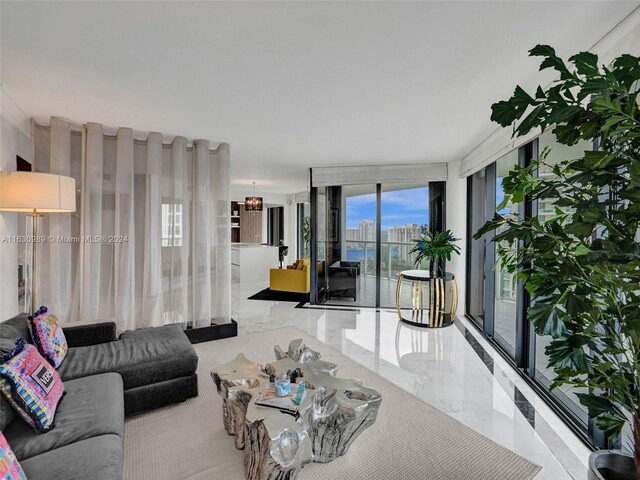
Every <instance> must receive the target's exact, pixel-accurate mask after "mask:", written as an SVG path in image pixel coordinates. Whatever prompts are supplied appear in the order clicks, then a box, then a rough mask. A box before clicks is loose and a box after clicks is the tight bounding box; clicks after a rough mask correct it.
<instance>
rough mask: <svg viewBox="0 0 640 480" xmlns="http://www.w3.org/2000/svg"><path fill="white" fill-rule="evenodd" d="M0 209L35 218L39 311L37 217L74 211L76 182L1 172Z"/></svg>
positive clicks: (33, 301)
mask: <svg viewBox="0 0 640 480" xmlns="http://www.w3.org/2000/svg"><path fill="white" fill-rule="evenodd" d="M0 210H4V211H9V212H29V213H31V216H32V217H33V218H32V241H31V258H32V272H31V312H30V313H33V312H35V310H36V288H35V277H36V241H35V239H36V238H37V237H38V231H37V225H38V221H37V220H38V217H41V216H42V214H43V213H64V212H75V210H76V181H75V179H74V178H71V177H65V176H62V175H52V174H48V173H34V172H0Z"/></svg>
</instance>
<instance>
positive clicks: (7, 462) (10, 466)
mask: <svg viewBox="0 0 640 480" xmlns="http://www.w3.org/2000/svg"><path fill="white" fill-rule="evenodd" d="M0 474H1V475H2V478H3V480H27V477H25V475H24V472H23V471H22V467H21V466H20V462H18V459H17V458H16V455H15V454H14V453H13V450H12V449H11V447H10V446H9V444H8V443H7V439H6V438H4V435H3V434H2V432H0Z"/></svg>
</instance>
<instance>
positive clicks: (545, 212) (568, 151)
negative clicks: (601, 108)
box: [533, 131, 593, 425]
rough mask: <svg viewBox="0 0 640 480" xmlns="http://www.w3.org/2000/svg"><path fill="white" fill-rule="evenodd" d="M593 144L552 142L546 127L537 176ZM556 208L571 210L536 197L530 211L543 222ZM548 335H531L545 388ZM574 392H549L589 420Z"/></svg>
mask: <svg viewBox="0 0 640 480" xmlns="http://www.w3.org/2000/svg"><path fill="white" fill-rule="evenodd" d="M592 148H593V145H592V143H591V142H590V141H580V142H578V143H577V144H576V145H573V146H571V147H567V146H566V145H561V144H559V143H557V142H556V140H555V136H554V135H553V133H551V132H549V131H547V132H545V133H544V134H543V135H541V136H540V138H539V149H540V152H543V151H544V150H545V149H549V151H548V154H547V156H546V159H545V163H546V164H547V165H548V166H543V167H541V168H540V169H539V170H538V176H540V177H543V178H544V177H552V176H553V175H554V173H553V170H552V167H553V165H555V164H557V163H559V162H561V161H563V160H569V159H575V158H579V157H580V156H582V155H583V154H584V151H585V150H591V149H592ZM556 208H559V209H560V210H561V211H562V212H566V213H571V211H570V210H569V211H568V210H567V208H566V207H562V206H557V205H554V204H552V203H550V202H549V201H546V200H539V201H538V202H537V203H536V205H535V209H534V212H535V214H536V216H537V217H538V219H539V220H540V222H541V223H542V222H546V221H548V220H550V219H551V218H553V217H555V216H556ZM550 340H551V339H550V337H547V336H540V335H536V338H535V343H536V345H535V359H536V360H535V366H534V367H535V368H534V372H533V374H534V378H535V379H536V381H538V382H539V383H540V384H542V385H544V386H545V387H547V388H549V387H550V386H551V384H552V383H553V381H554V379H555V377H556V375H555V373H554V371H553V369H552V368H550V367H549V362H548V357H547V354H546V352H545V348H546V347H547V345H548V344H549V342H550ZM576 393H579V390H577V389H575V388H573V387H571V386H569V385H563V386H561V387H559V388H557V389H556V390H554V391H553V392H552V394H553V396H554V397H555V398H556V399H558V401H560V402H561V403H562V404H563V405H564V406H565V407H566V408H568V409H569V410H570V411H571V412H572V413H573V414H574V415H575V416H576V417H578V418H579V419H580V421H581V422H583V423H584V424H585V425H586V424H587V422H588V420H589V415H588V412H587V409H586V407H584V406H583V405H581V404H580V402H579V401H578V398H577V397H576V395H575V394H576Z"/></svg>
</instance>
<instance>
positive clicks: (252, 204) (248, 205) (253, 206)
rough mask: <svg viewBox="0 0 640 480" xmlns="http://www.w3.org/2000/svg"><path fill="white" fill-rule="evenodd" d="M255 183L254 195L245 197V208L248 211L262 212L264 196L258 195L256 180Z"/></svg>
mask: <svg viewBox="0 0 640 480" xmlns="http://www.w3.org/2000/svg"><path fill="white" fill-rule="evenodd" d="M252 183H253V190H252V192H253V196H251V197H245V199H244V209H245V210H246V211H247V212H261V211H262V197H256V182H252Z"/></svg>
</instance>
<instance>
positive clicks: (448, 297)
mask: <svg viewBox="0 0 640 480" xmlns="http://www.w3.org/2000/svg"><path fill="white" fill-rule="evenodd" d="M405 282H411V318H404V317H403V316H402V306H401V305H400V304H401V301H400V299H401V290H402V285H403V284H404V283H405ZM425 283H427V284H428V286H429V303H428V304H427V305H425V301H424V284H425ZM447 287H448V288H447ZM447 290H449V293H448V294H447ZM457 308H458V286H457V283H456V279H455V276H454V275H453V273H450V272H445V274H444V275H443V276H437V277H431V275H430V274H429V271H428V270H404V271H402V272H400V275H398V283H397V284H396V310H397V311H398V318H399V319H400V320H401V321H403V322H405V323H408V324H409V325H415V326H417V327H424V328H441V327H448V326H450V325H453V318H454V317H455V315H456V310H457ZM425 311H427V312H428V314H427V315H426V316H425Z"/></svg>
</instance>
